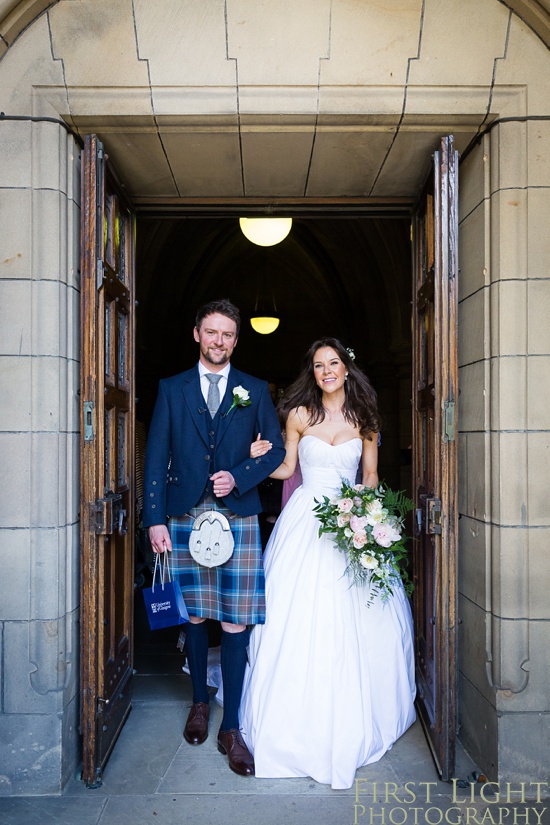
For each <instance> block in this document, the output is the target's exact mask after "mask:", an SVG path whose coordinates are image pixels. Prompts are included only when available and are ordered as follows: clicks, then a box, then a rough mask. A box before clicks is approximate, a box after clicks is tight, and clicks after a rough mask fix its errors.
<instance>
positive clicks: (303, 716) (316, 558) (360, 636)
mask: <svg viewBox="0 0 550 825" xmlns="http://www.w3.org/2000/svg"><path fill="white" fill-rule="evenodd" d="M282 414H283V417H285V418H286V458H285V461H284V463H283V464H282V465H281V466H280V467H279V468H278V469H277V470H276V471H275V472H274V473H273V475H272V477H274V478H279V479H286V478H289V477H290V476H291V475H292V474H293V472H294V469H295V467H296V463H297V460H298V459H299V462H300V467H301V472H302V476H303V483H302V485H301V486H300V487H298V489H297V490H296V491H295V492H294V494H293V495H292V497H291V498H290V500H289V501H288V503H287V505H286V506H285V508H284V510H283V512H282V514H281V516H280V517H279V519H278V520H277V522H276V524H275V528H274V530H273V533H272V535H271V538H270V540H269V543H268V546H267V548H266V552H265V557H264V567H265V574H266V623H265V625H257V626H256V627H255V628H254V630H253V631H252V634H251V637H250V649H249V660H250V663H249V667H248V668H247V672H246V675H245V683H244V688H243V697H242V701H241V712H240V715H241V728H242V733H243V737H244V739H245V741H246V744H247V745H248V747H249V749H250V750H251V752H252V753H253V755H254V761H255V771H256V776H257V777H265V778H267V777H273V778H274V777H298V776H302V777H303V776H309V777H312V778H313V779H315V780H316V781H317V782H321V783H326V784H330V785H331V786H332V787H333V788H342V789H343V788H350V787H351V786H352V784H353V782H354V778H355V772H356V769H357V768H358V767H360V766H362V765H367V764H369V763H371V762H376V761H377V760H379V759H380V758H381V757H382V756H383V755H384V753H385V752H386V751H387V750H388V749H389V748H391V746H392V744H393V743H394V742H395V741H396V740H397V739H398V738H399V737H400V736H401V735H402V734H403V733H404V732H405V731H406V730H407V728H408V727H409V726H410V725H411V724H412V723H413V722H414V719H415V712H414V705H413V702H414V696H415V684H414V654H413V645H412V620H411V612H410V607H409V604H408V601H407V600H406V597H405V593H404V591H403V589H402V587H401V586H399V587H394V588H393V590H394V593H393V596H391V597H390V598H389V599H388V600H387V601H385V602H382V601H381V599H380V598H378V597H375V598H374V601H373V603H372V604H371V605H370V606H368V602H369V589H368V585H355V584H353V582H352V579H351V578H350V577H349V575H348V574H347V573H346V566H347V562H346V556H345V554H344V553H342V552H341V551H340V550H338V549H337V548H336V546H335V545H334V543H333V542H332V541H331V540H330V538H328V537H326V536H322V537H319V526H320V524H319V521H318V520H317V519H316V517H315V515H314V513H313V507H314V506H315V500H316V499H318V500H321V499H322V497H323V496H325V495H328V496H329V497H330V496H332V495H333V494H334V493H335V492H337V491H338V490H339V488H340V486H341V483H342V480H343V479H346V480H347V481H349V482H351V483H352V484H353V483H354V482H355V479H356V475H357V472H358V468H359V466H361V475H362V479H361V480H362V483H363V484H365V485H366V486H368V487H375V486H376V485H377V483H378V474H377V456H378V431H379V428H380V418H379V414H378V410H377V399H376V393H375V392H374V390H373V388H372V387H371V385H370V383H369V382H368V380H367V378H366V376H365V375H364V374H363V373H362V372H361V371H360V370H359V369H358V367H356V366H355V364H354V362H353V360H352V358H351V357H350V354H349V353H348V352H347V350H346V349H345V348H344V347H343V345H342V344H341V343H340V341H338V340H337V339H335V338H324V339H322V340H319V341H316V342H315V343H314V344H313V345H312V346H311V347H310V349H309V351H308V353H307V355H306V358H305V366H304V369H303V371H302V373H301V374H300V376H299V377H298V379H297V380H296V381H295V383H294V384H293V385H292V386H291V387H290V388H289V391H288V392H287V394H286V396H285V399H284V404H283V409H282ZM268 449H269V443H268V442H265V441H261V440H260V436H258V441H256V442H254V444H253V445H252V455H253V456H256V455H261V454H263V453H264V452H266V451H267V450H268Z"/></svg>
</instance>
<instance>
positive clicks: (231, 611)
mask: <svg viewBox="0 0 550 825" xmlns="http://www.w3.org/2000/svg"><path fill="white" fill-rule="evenodd" d="M212 509H214V510H218V511H219V512H221V513H223V514H224V515H225V516H226V518H227V519H228V521H229V524H230V526H231V532H232V534H233V539H234V541H235V549H234V551H233V555H232V556H231V558H230V559H228V561H226V562H225V564H221V565H219V567H204V566H203V565H201V564H197V562H196V561H195V560H194V559H193V557H192V555H191V553H190V552H189V536H190V534H191V530H192V529H193V522H194V520H195V519H196V518H197V516H200V515H201V513H204V512H206V511H208V510H212ZM168 529H169V531H170V538H171V539H172V547H173V552H172V559H171V562H172V572H173V574H174V576H175V577H177V579H178V581H179V583H180V586H181V590H182V593H183V598H184V599H185V604H186V606H187V609H188V611H189V613H190V615H191V616H201V617H202V618H207V619H217V620H218V621H223V622H229V623H231V624H263V623H264V622H265V579H264V569H263V563H262V544H261V538H260V529H259V526H258V517H257V516H237V515H235V514H234V513H233V512H232V511H231V510H229V509H228V508H227V507H224V506H223V505H222V506H220V505H218V504H217V502H214V503H213V502H212V501H205V502H202V503H201V504H199V505H197V506H196V507H193V508H192V510H190V512H189V513H188V514H186V515H184V516H176V517H170V519H169V520H168Z"/></svg>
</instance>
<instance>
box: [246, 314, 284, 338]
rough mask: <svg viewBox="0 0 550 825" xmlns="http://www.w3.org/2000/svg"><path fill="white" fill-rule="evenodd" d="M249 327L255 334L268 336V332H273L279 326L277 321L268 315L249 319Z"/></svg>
mask: <svg viewBox="0 0 550 825" xmlns="http://www.w3.org/2000/svg"><path fill="white" fill-rule="evenodd" d="M250 325H251V327H252V329H253V330H254V331H255V332H259V333H260V335H269V334H270V332H275V330H276V329H277V327H278V326H279V319H278V318H274V317H270V316H268V315H263V316H258V317H257V318H251V319H250Z"/></svg>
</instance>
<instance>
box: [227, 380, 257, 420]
mask: <svg viewBox="0 0 550 825" xmlns="http://www.w3.org/2000/svg"><path fill="white" fill-rule="evenodd" d="M232 392H233V403H232V404H231V406H230V407H229V409H228V410H227V412H226V413H225V415H229V413H230V412H231V410H233V409H234V408H235V407H248V406H249V405H250V404H251V403H252V402H251V400H250V393H249V391H248V390H245V388H244V387H241V385H240V384H239V386H238V387H233V390H232Z"/></svg>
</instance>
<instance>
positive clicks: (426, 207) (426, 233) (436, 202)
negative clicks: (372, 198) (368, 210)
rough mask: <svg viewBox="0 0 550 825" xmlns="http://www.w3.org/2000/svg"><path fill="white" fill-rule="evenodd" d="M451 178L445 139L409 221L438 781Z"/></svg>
mask: <svg viewBox="0 0 550 825" xmlns="http://www.w3.org/2000/svg"><path fill="white" fill-rule="evenodd" d="M457 180H458V155H457V153H456V151H455V150H454V148H453V139H452V137H448V138H444V139H443V140H442V142H441V148H440V150H439V151H438V152H436V153H435V154H434V169H433V174H432V176H431V178H430V180H429V181H428V183H427V185H426V188H425V191H424V193H423V195H422V197H421V199H420V202H419V204H418V207H417V210H416V213H415V215H414V218H413V242H414V246H413V249H414V252H413V272H414V276H413V277H414V283H413V329H414V332H413V483H414V490H415V497H416V511H415V515H416V518H415V533H416V535H415V542H414V558H413V564H414V575H415V592H414V616H415V643H416V663H417V664H416V668H417V688H418V701H417V706H418V710H419V716H420V719H421V721H422V724H423V726H424V728H425V730H426V732H427V735H428V741H429V742H430V745H431V748H432V752H433V755H434V759H435V762H436V764H437V767H438V770H439V773H440V775H441V778H442V779H444V780H448V779H450V778H451V776H452V774H453V770H454V759H455V737H456V592H457V582H456V549H457V523H458V522H457V511H456V502H457V495H456V494H457V456H456V437H455V428H456V420H455V410H456V406H455V405H456V401H457V393H458V369H457V327H456V323H457V274H458V261H457V238H458V216H457V194H458V192H457Z"/></svg>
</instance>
